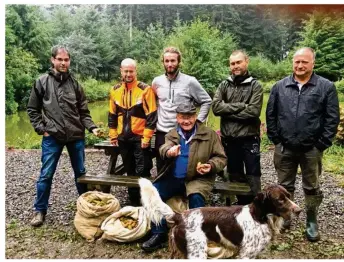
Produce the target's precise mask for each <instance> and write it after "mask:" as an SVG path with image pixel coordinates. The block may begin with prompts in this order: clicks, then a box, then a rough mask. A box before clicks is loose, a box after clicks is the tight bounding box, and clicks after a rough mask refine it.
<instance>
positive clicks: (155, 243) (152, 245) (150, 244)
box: [141, 233, 167, 252]
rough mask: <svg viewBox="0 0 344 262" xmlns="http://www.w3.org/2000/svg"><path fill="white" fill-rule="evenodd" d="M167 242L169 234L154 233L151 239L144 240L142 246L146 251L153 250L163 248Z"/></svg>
mask: <svg viewBox="0 0 344 262" xmlns="http://www.w3.org/2000/svg"><path fill="white" fill-rule="evenodd" d="M166 243H167V234H165V233H161V234H154V235H152V236H151V238H150V239H148V240H147V241H146V242H144V243H143V244H142V246H141V248H142V249H143V250H144V251H147V252H152V251H155V250H157V249H159V248H162V247H164V246H165V245H166Z"/></svg>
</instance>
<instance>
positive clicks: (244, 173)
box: [222, 136, 261, 205]
mask: <svg viewBox="0 0 344 262" xmlns="http://www.w3.org/2000/svg"><path fill="white" fill-rule="evenodd" d="M222 144H223V147H224V149H225V153H226V155H227V172H228V174H229V180H230V181H232V182H233V181H236V182H246V183H249V185H250V188H251V191H252V196H239V195H238V196H237V199H238V203H239V204H243V205H245V204H248V203H250V202H252V200H253V198H254V196H255V195H256V194H257V193H258V192H259V191H260V190H261V185H260V176H261V168H260V138H259V137H258V136H248V137H240V138H228V137H227V138H222Z"/></svg>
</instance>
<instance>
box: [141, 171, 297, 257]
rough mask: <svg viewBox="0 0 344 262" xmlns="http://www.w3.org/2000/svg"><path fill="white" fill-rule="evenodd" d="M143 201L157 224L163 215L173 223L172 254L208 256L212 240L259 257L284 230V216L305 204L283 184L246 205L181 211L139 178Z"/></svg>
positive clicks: (268, 190)
mask: <svg viewBox="0 0 344 262" xmlns="http://www.w3.org/2000/svg"><path fill="white" fill-rule="evenodd" d="M139 185H140V189H141V201H142V205H143V206H144V207H145V209H146V210H147V212H148V214H149V216H150V219H151V221H153V222H154V223H156V224H159V223H160V222H161V219H162V218H163V217H165V218H166V220H167V222H168V224H169V225H170V226H171V227H172V228H171V230H170V235H169V248H170V251H171V258H189V259H195V258H199V259H206V258H207V248H208V246H207V242H208V241H212V242H216V243H217V244H219V245H221V246H222V247H223V248H225V249H227V250H228V251H231V252H234V254H235V256H237V257H238V258H242V259H243V258H255V257H256V256H257V255H258V254H259V253H260V252H261V251H262V250H263V249H264V248H265V247H266V246H267V244H268V243H269V242H270V240H271V239H272V238H273V237H274V236H275V235H277V234H279V233H280V229H281V227H282V224H283V219H290V218H291V215H292V214H293V213H294V214H296V215H299V214H300V212H301V208H300V207H299V206H298V205H296V204H295V203H294V202H293V201H291V200H290V194H289V193H288V191H286V190H285V189H284V188H283V187H281V186H279V185H269V186H267V187H266V188H265V189H264V190H263V191H262V192H260V193H258V194H257V196H256V197H255V199H254V201H253V202H252V203H251V204H249V205H246V206H230V207H202V208H195V209H191V210H186V211H184V212H183V213H182V214H177V213H174V212H173V211H172V209H171V208H170V207H169V206H168V205H166V204H165V203H164V202H163V201H162V200H161V198H160V196H159V193H158V191H157V190H156V188H155V187H154V186H153V184H152V183H151V182H150V181H149V180H147V179H145V178H140V179H139Z"/></svg>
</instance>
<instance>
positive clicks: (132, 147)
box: [118, 140, 153, 206]
mask: <svg viewBox="0 0 344 262" xmlns="http://www.w3.org/2000/svg"><path fill="white" fill-rule="evenodd" d="M118 145H119V151H120V153H121V156H122V160H123V165H124V169H125V171H126V172H127V175H128V176H139V177H150V170H151V169H152V167H153V163H152V156H151V148H150V147H148V148H142V147H141V141H121V140H118ZM128 194H129V200H130V202H131V204H132V205H133V206H139V205H140V199H141V195H140V189H139V188H132V187H129V188H128Z"/></svg>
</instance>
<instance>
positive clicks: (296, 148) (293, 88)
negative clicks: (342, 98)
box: [266, 47, 339, 241]
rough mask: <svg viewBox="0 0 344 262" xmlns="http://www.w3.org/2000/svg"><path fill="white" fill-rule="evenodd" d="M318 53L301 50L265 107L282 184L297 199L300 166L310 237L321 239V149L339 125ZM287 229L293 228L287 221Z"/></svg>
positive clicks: (334, 100)
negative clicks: (319, 67)
mask: <svg viewBox="0 0 344 262" xmlns="http://www.w3.org/2000/svg"><path fill="white" fill-rule="evenodd" d="M314 62H315V53H314V50H313V49H311V48H309V47H303V48H301V49H299V50H297V51H296V53H295V54H294V56H293V71H294V73H293V74H292V75H290V76H288V77H286V78H284V79H282V80H280V81H278V82H277V83H276V84H275V85H274V86H273V87H272V90H271V94H270V98H269V102H268V105H267V109H266V121H267V133H268V137H269V139H270V140H271V141H272V142H273V143H274V144H275V153H274V164H275V168H276V171H277V175H278V183H279V184H280V185H282V186H283V187H285V188H286V189H287V190H288V191H289V192H290V193H291V195H292V196H293V194H294V190H295V180H296V173H297V168H298V165H300V167H301V173H302V187H303V191H304V194H305V204H306V214H307V222H306V236H307V239H308V240H309V241H318V240H319V239H320V234H319V232H318V223H317V213H318V209H319V206H320V204H321V202H322V199H323V195H322V192H321V190H320V181H319V176H320V175H321V168H322V165H321V161H322V156H323V151H324V150H325V149H326V148H328V147H330V146H331V145H332V139H333V138H334V136H335V134H336V131H337V126H338V123H339V102H338V96H337V92H336V88H335V86H334V84H333V83H332V82H330V81H329V80H327V79H325V78H323V77H321V76H318V75H317V74H315V73H313V67H314ZM284 227H285V228H288V227H290V221H285V223H284Z"/></svg>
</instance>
